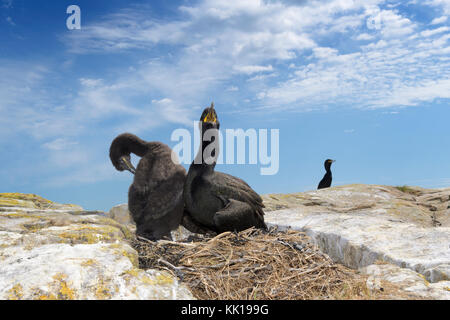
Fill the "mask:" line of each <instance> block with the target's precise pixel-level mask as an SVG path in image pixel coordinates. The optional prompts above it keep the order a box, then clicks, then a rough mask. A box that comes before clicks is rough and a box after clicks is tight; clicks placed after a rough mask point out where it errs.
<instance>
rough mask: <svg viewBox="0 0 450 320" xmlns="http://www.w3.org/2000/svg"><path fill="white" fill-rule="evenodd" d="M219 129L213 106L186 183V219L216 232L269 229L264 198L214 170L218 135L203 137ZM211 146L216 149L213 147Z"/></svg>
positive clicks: (205, 117) (203, 123) (205, 116)
mask: <svg viewBox="0 0 450 320" xmlns="http://www.w3.org/2000/svg"><path fill="white" fill-rule="evenodd" d="M219 126H220V123H219V120H218V118H217V113H216V111H215V110H214V104H213V103H211V107H209V108H205V109H204V111H203V113H202V115H201V117H200V129H201V136H202V137H201V141H200V149H199V151H198V153H197V156H196V158H195V160H194V161H193V162H192V164H191V166H190V167H189V171H188V174H187V177H186V182H185V184H184V203H185V210H186V212H187V214H186V213H185V216H186V217H187V216H189V218H190V219H192V221H193V222H194V223H195V224H197V225H199V226H201V228H203V229H204V230H208V231H213V232H224V231H241V230H245V229H247V228H250V227H252V226H255V227H257V228H263V229H266V228H267V226H266V224H265V223H264V212H263V210H262V208H263V207H264V205H263V201H262V199H261V197H260V196H259V195H258V194H257V193H256V192H255V191H254V190H253V189H252V188H251V187H250V186H249V185H248V184H247V183H246V182H245V181H243V180H241V179H239V178H236V177H234V176H231V175H228V174H225V173H222V172H217V171H214V167H215V166H216V160H217V157H218V155H219V150H218V149H219V141H218V136H214V138H209V139H208V138H204V137H203V136H204V135H205V134H206V133H207V132H209V133H211V131H210V130H218V129H219ZM216 139H217V141H216ZM212 144H214V145H215V148H211V145H212ZM208 150H211V153H210V154H207V151H208Z"/></svg>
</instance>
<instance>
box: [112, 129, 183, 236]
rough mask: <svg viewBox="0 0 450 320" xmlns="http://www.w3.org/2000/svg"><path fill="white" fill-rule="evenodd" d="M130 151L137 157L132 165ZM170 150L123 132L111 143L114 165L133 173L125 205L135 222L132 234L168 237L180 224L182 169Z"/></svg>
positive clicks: (118, 168) (161, 144)
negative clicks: (138, 159)
mask: <svg viewBox="0 0 450 320" xmlns="http://www.w3.org/2000/svg"><path fill="white" fill-rule="evenodd" d="M130 153H134V154H136V155H137V156H139V157H141V160H140V161H139V164H138V166H137V168H136V169H135V168H134V167H133V165H132V163H131V161H130ZM171 153H172V150H171V149H170V148H169V147H168V146H167V145H166V144H164V143H161V142H156V141H155V142H147V141H144V140H142V139H140V138H139V137H137V136H135V135H133V134H130V133H123V134H121V135H119V136H117V137H116V138H115V139H114V140H113V142H112V143H111V147H110V149H109V157H110V158H111V162H112V164H113V165H114V167H115V168H116V169H117V170H119V171H123V170H128V171H130V172H132V173H134V180H133V183H132V184H131V186H130V188H129V190H128V209H129V211H130V213H131V216H132V217H133V220H134V221H135V223H136V234H137V235H139V236H142V237H145V238H147V239H150V240H157V239H161V238H163V237H168V238H170V231H171V230H173V229H175V228H177V227H178V226H179V225H180V222H181V219H182V216H183V210H184V202H183V185H184V181H185V179H186V170H185V169H184V168H183V166H181V165H179V164H175V163H174V162H173V161H172V158H171Z"/></svg>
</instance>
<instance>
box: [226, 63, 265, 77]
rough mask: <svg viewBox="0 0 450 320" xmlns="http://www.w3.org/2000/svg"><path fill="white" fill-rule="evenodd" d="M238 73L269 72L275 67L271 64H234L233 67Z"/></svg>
mask: <svg viewBox="0 0 450 320" xmlns="http://www.w3.org/2000/svg"><path fill="white" fill-rule="evenodd" d="M233 69H234V70H236V71H237V72H238V73H245V74H249V75H250V74H253V73H258V72H267V71H272V70H273V68H272V66H271V65H268V66H234V68H233Z"/></svg>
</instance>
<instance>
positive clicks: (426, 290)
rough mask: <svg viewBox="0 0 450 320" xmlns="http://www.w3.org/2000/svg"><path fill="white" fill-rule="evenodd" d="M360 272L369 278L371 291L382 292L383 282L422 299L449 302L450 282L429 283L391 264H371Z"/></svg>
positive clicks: (414, 273) (409, 271) (410, 271)
mask: <svg viewBox="0 0 450 320" xmlns="http://www.w3.org/2000/svg"><path fill="white" fill-rule="evenodd" d="M360 271H361V273H362V274H365V275H368V276H369V278H368V279H367V287H368V288H369V289H371V290H382V289H383V288H382V285H381V280H385V281H388V282H390V283H394V284H397V285H399V286H400V287H401V288H402V290H403V291H406V292H412V293H415V294H417V295H419V296H421V297H423V298H432V299H439V300H450V281H440V282H437V283H429V282H428V281H427V280H426V279H425V278H424V276H422V275H420V274H419V273H417V272H414V271H412V270H410V269H405V268H400V267H398V266H395V265H392V264H372V265H370V266H367V267H364V268H361V269H360Z"/></svg>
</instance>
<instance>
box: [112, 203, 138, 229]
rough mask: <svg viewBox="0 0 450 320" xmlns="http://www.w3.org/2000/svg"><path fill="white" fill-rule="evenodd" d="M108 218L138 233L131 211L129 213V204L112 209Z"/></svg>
mask: <svg viewBox="0 0 450 320" xmlns="http://www.w3.org/2000/svg"><path fill="white" fill-rule="evenodd" d="M107 216H108V217H109V218H111V219H113V220H115V221H117V222H118V223H120V224H123V225H126V226H127V227H128V229H130V231H132V232H133V233H135V232H136V224H135V223H134V221H133V218H132V217H131V214H130V211H128V204H126V203H123V204H118V205H116V206H114V207H112V208H111V209H110V210H109V212H108V213H107Z"/></svg>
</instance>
